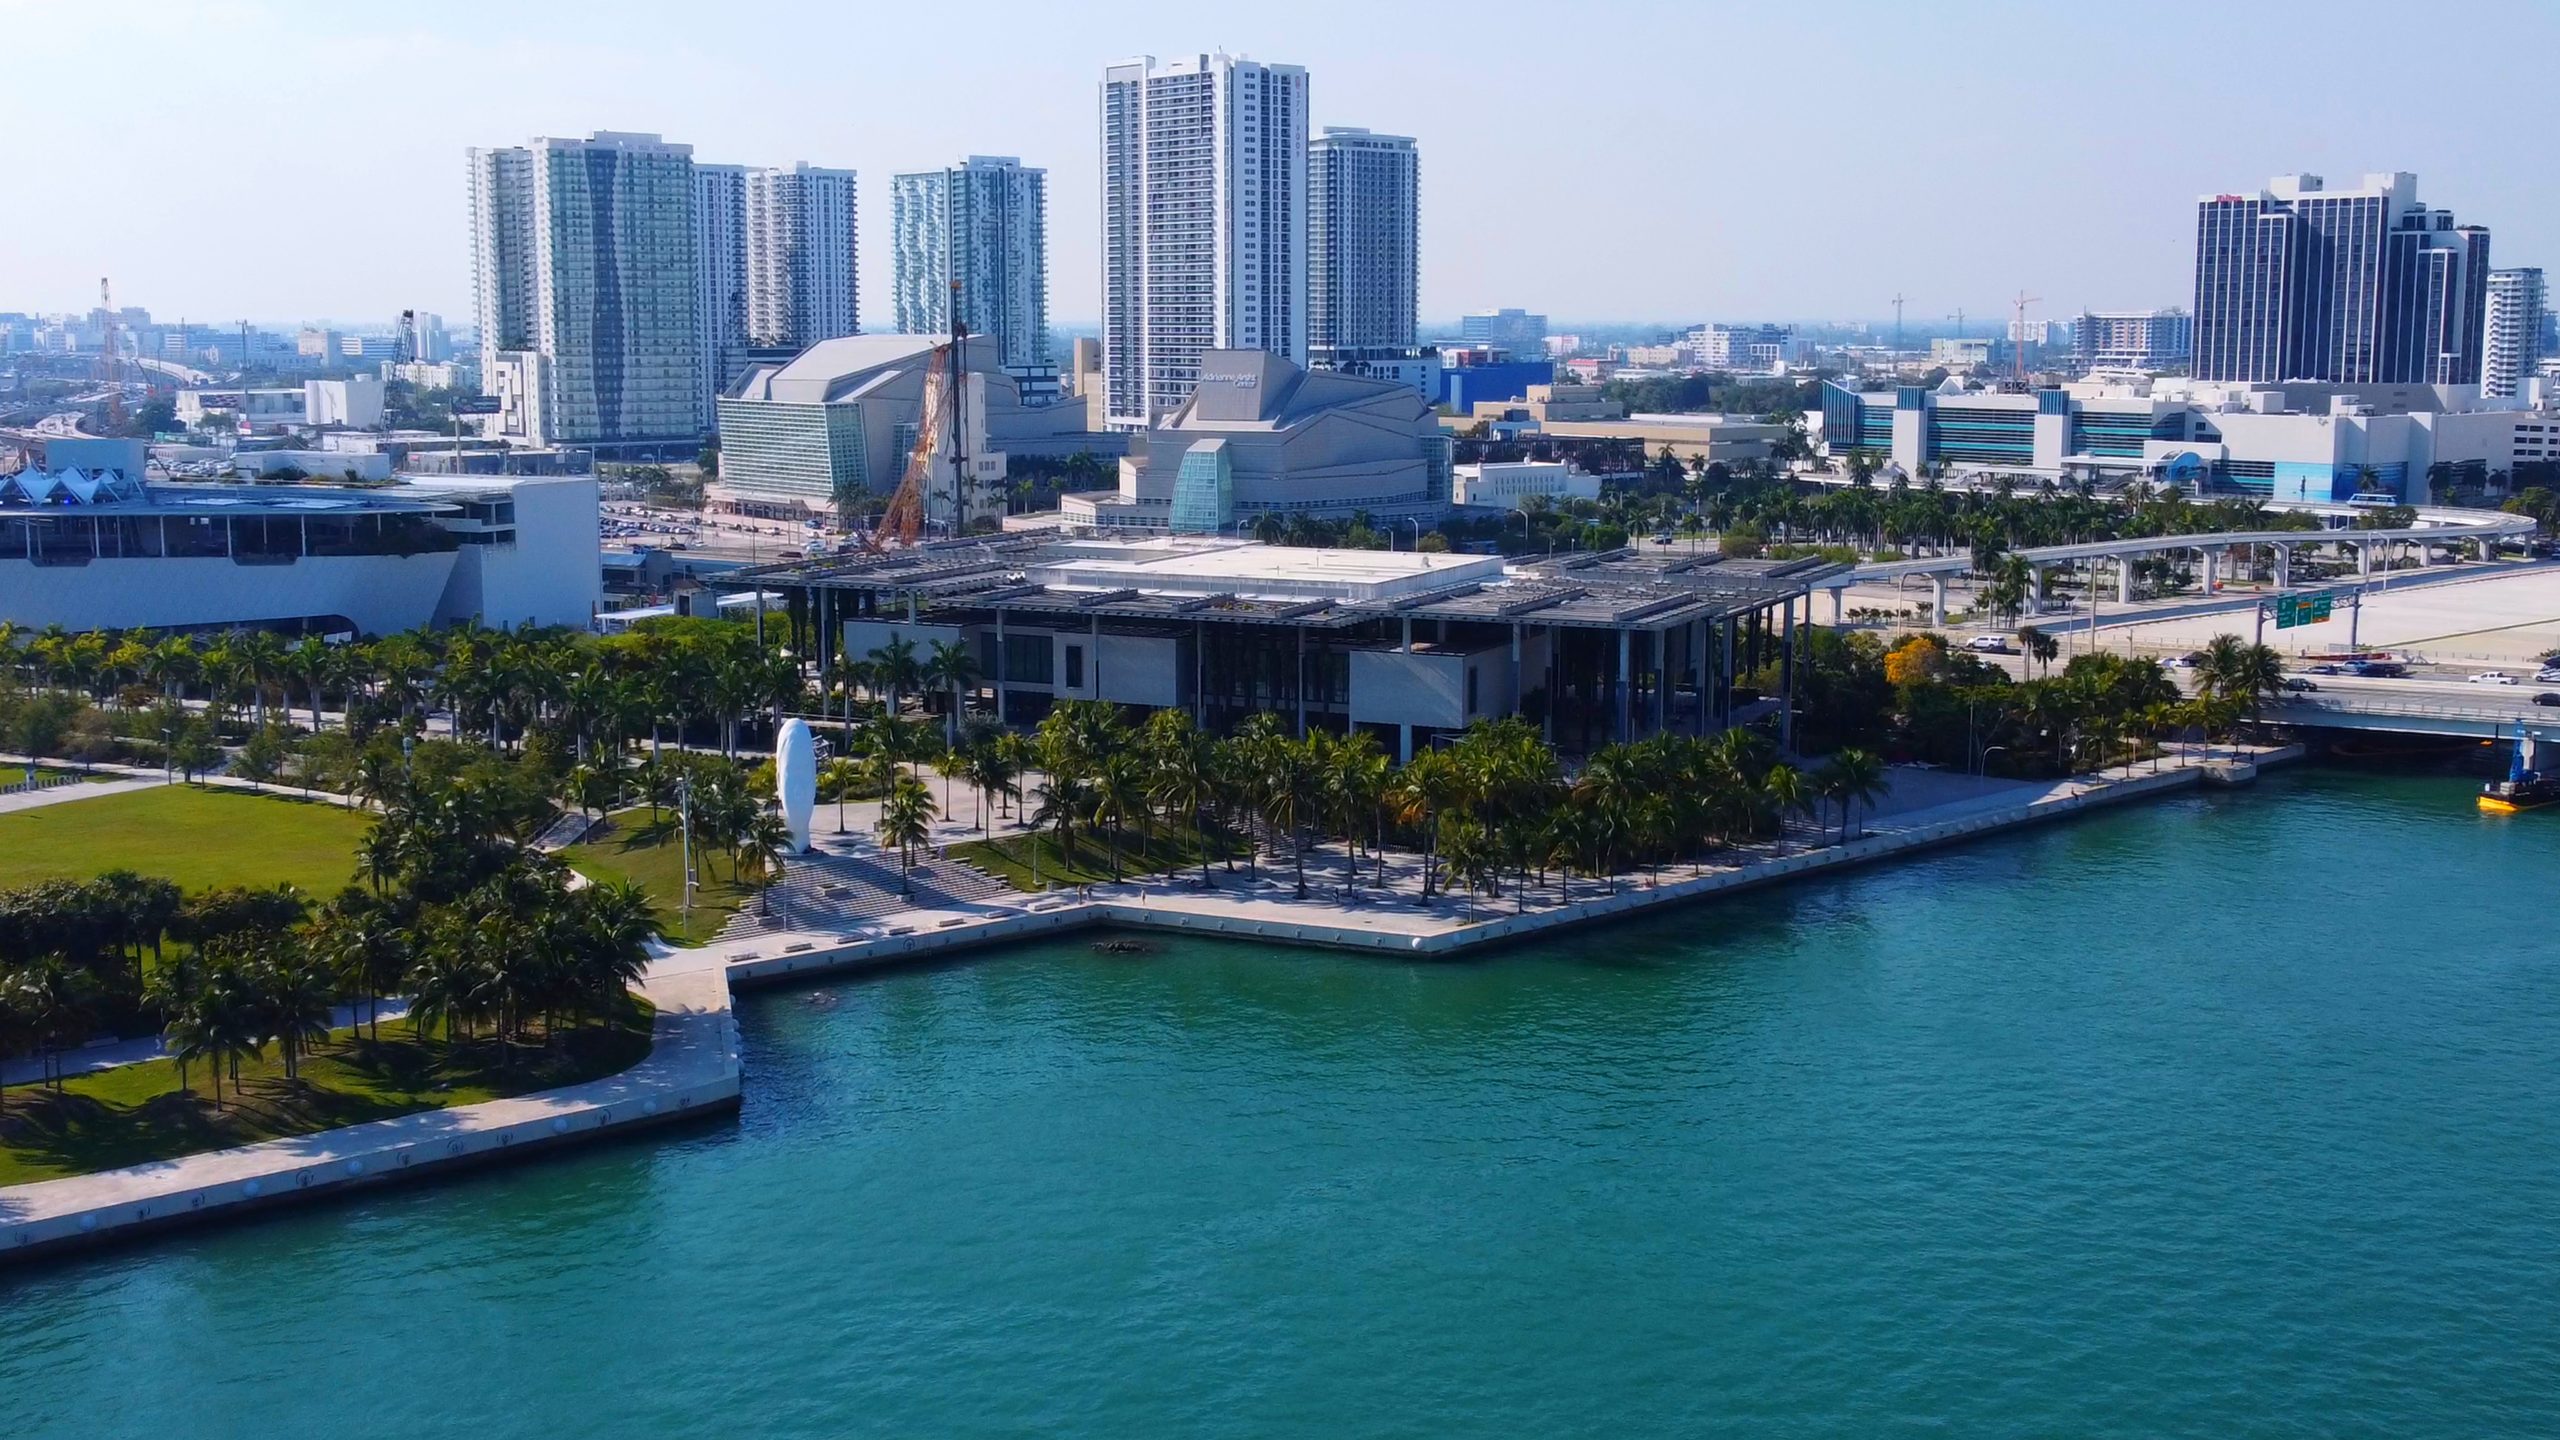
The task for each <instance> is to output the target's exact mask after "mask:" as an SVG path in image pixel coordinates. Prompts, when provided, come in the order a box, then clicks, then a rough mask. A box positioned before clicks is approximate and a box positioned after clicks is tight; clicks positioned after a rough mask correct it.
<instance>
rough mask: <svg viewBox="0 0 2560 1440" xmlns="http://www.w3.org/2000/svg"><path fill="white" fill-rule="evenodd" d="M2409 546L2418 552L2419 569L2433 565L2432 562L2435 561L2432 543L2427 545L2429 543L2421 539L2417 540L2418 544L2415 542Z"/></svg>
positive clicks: (2434, 549)
mask: <svg viewBox="0 0 2560 1440" xmlns="http://www.w3.org/2000/svg"><path fill="white" fill-rule="evenodd" d="M2409 548H2410V549H2412V550H2415V551H2417V552H2418V568H2419V569H2421V570H2423V569H2425V568H2427V567H2428V566H2430V565H2433V564H2434V563H2436V547H2434V546H2433V545H2429V544H2427V543H2425V542H2424V541H2421V542H2419V543H2418V544H2416V545H2412V546H2410V547H2409Z"/></svg>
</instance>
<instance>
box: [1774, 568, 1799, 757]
mask: <svg viewBox="0 0 2560 1440" xmlns="http://www.w3.org/2000/svg"><path fill="white" fill-rule="evenodd" d="M1783 613H1784V617H1785V618H1784V622H1783V623H1784V624H1785V626H1786V634H1785V638H1784V639H1782V640H1781V641H1780V642H1779V643H1780V645H1781V646H1782V647H1783V648H1781V649H1780V650H1779V652H1778V665H1779V672H1780V679H1781V685H1780V693H1781V694H1782V695H1784V696H1785V699H1784V700H1783V701H1781V702H1780V708H1779V710H1778V744H1779V745H1780V746H1781V747H1783V748H1786V749H1793V748H1795V743H1796V602H1795V598H1794V597H1793V596H1789V597H1788V599H1787V603H1786V607H1785V610H1784V612H1783Z"/></svg>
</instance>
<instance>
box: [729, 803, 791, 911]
mask: <svg viewBox="0 0 2560 1440" xmlns="http://www.w3.org/2000/svg"><path fill="white" fill-rule="evenodd" d="M738 851H739V859H740V860H741V861H743V862H744V863H743V865H738V866H736V867H735V868H736V869H738V870H740V871H741V872H742V873H744V874H745V875H746V876H748V877H749V878H750V879H751V880H752V882H753V883H754V885H755V887H756V913H757V914H759V915H770V914H772V913H773V908H772V897H773V887H774V886H775V885H776V884H778V883H780V881H781V879H782V860H783V857H784V856H786V855H789V854H791V853H792V837H791V826H790V824H789V822H787V821H785V820H784V819H783V818H782V814H781V812H780V811H776V810H768V809H763V808H759V809H757V811H756V812H755V814H754V815H753V816H752V817H750V818H749V819H748V821H747V823H746V825H745V826H744V827H742V828H741V829H740V831H739V834H738Z"/></svg>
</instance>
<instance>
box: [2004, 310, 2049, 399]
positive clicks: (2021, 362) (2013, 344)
mask: <svg viewBox="0 0 2560 1440" xmlns="http://www.w3.org/2000/svg"><path fill="white" fill-rule="evenodd" d="M2009 303H2010V305H2011V306H2012V307H2013V308H2014V310H2015V311H2016V318H2014V319H2012V320H2011V321H2010V322H2009V349H2010V351H2011V353H2012V354H2013V355H2014V356H2015V358H2016V361H2017V371H2018V384H2019V385H2021V386H2024V385H2025V384H2026V383H2027V307H2028V306H2030V305H2041V304H2043V303H2044V297H2043V296H2041V295H2030V294H2028V293H2027V292H2026V291H2024V290H2021V291H2019V292H2018V298H2017V299H2015V300H2013V301H2011V302H2009Z"/></svg>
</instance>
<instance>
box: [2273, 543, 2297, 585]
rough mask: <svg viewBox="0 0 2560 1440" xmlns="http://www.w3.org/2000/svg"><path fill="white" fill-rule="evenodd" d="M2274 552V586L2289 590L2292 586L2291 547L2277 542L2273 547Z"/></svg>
mask: <svg viewBox="0 0 2560 1440" xmlns="http://www.w3.org/2000/svg"><path fill="white" fill-rule="evenodd" d="M2275 552H2276V588H2277V589H2279V590H2289V589H2291V588H2292V587H2293V547H2292V546H2290V545H2282V544H2279V545H2277V546H2276V547H2275Z"/></svg>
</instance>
